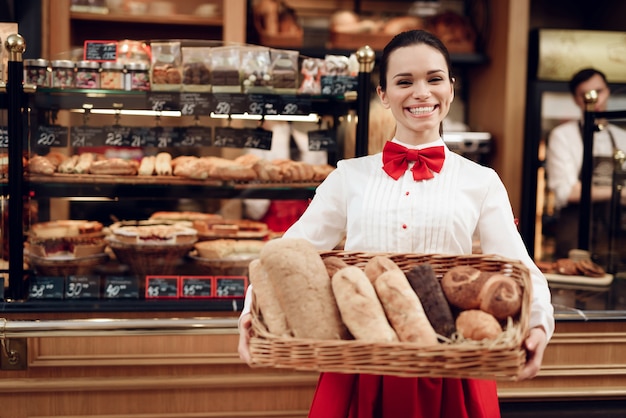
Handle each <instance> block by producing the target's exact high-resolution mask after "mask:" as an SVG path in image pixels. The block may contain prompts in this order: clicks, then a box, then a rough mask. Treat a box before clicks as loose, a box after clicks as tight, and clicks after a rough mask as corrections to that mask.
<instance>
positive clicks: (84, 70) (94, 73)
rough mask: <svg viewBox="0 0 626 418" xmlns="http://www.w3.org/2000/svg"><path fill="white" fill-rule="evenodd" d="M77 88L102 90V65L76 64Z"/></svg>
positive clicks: (86, 62) (90, 62)
mask: <svg viewBox="0 0 626 418" xmlns="http://www.w3.org/2000/svg"><path fill="white" fill-rule="evenodd" d="M76 87H78V88H80V89H97V88H100V64H98V63H97V62H96V61H78V63H76Z"/></svg>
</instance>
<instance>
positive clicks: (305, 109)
mask: <svg viewBox="0 0 626 418" xmlns="http://www.w3.org/2000/svg"><path fill="white" fill-rule="evenodd" d="M281 100H282V105H281V111H280V113H281V114H282V115H308V114H309V113H311V109H312V104H311V96H309V95H295V94H292V95H283V96H281Z"/></svg>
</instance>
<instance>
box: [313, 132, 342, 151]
mask: <svg viewBox="0 0 626 418" xmlns="http://www.w3.org/2000/svg"><path fill="white" fill-rule="evenodd" d="M308 135H309V151H322V150H335V149H336V147H337V140H336V136H335V135H336V132H335V130H334V129H320V130H317V131H309V133H308Z"/></svg>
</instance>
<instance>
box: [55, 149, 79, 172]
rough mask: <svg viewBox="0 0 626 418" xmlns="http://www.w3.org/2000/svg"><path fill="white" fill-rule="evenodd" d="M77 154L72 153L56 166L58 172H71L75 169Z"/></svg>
mask: <svg viewBox="0 0 626 418" xmlns="http://www.w3.org/2000/svg"><path fill="white" fill-rule="evenodd" d="M78 158H79V157H78V155H77V154H73V155H71V156H70V157H69V158H67V159H65V161H63V162H62V163H61V164H59V166H58V167H57V171H58V172H59V173H65V174H72V173H74V172H75V171H74V170H75V167H76V164H78Z"/></svg>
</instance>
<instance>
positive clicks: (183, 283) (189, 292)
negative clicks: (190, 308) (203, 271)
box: [179, 276, 213, 298]
mask: <svg viewBox="0 0 626 418" xmlns="http://www.w3.org/2000/svg"><path fill="white" fill-rule="evenodd" d="M179 294H180V297H182V298H210V297H211V296H213V277H211V276H182V277H181V278H180V289H179Z"/></svg>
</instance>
